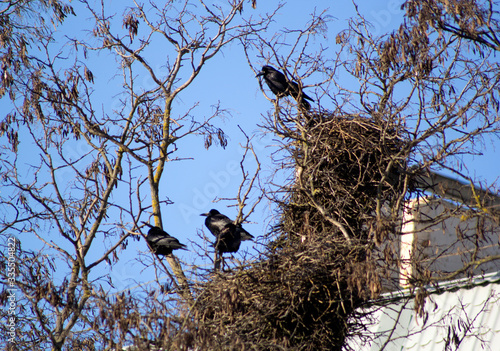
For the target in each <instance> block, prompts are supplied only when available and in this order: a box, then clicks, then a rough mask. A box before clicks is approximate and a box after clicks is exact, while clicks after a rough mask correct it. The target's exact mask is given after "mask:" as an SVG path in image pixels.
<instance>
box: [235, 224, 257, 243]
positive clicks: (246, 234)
mask: <svg viewBox="0 0 500 351" xmlns="http://www.w3.org/2000/svg"><path fill="white" fill-rule="evenodd" d="M236 230H237V231H238V232H239V234H240V237H241V241H245V240H252V239H253V238H254V236H253V235H252V234H250V233H249V232H247V231H246V230H245V229H243V227H242V226H241V224H239V225H238V226H237V228H236Z"/></svg>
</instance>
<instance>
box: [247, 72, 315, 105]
mask: <svg viewBox="0 0 500 351" xmlns="http://www.w3.org/2000/svg"><path fill="white" fill-rule="evenodd" d="M260 76H263V77H264V80H265V81H266V83H267V85H268V86H269V89H271V91H272V92H273V93H274V94H275V95H276V96H277V97H281V96H287V95H291V96H292V97H293V98H294V99H295V100H297V99H298V98H299V96H300V104H301V106H302V107H303V108H305V109H306V110H309V109H310V108H311V105H310V104H309V102H307V101H306V99H307V100H310V101H314V100H313V99H312V98H310V97H309V96H308V95H307V94H306V93H304V92H303V91H300V89H299V85H298V84H297V83H295V82H293V81H289V80H287V79H286V77H285V75H284V74H283V73H281V72H280V71H278V70H276V69H275V68H274V67H271V66H263V67H262V70H261V71H260V72H259V73H258V74H257V76H256V77H260Z"/></svg>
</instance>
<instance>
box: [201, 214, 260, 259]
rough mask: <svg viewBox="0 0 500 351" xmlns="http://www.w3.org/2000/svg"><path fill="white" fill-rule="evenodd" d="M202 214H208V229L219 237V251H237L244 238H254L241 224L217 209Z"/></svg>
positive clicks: (217, 242)
mask: <svg viewBox="0 0 500 351" xmlns="http://www.w3.org/2000/svg"><path fill="white" fill-rule="evenodd" d="M200 216H206V217H207V218H206V219H205V225H206V226H207V228H208V230H210V232H211V233H212V234H213V235H214V236H215V237H216V238H217V241H216V242H215V247H216V248H217V249H218V251H219V253H221V254H222V253H223V252H236V251H238V249H239V248H240V244H241V242H242V241H244V240H252V239H253V235H251V234H250V233H249V232H247V231H246V230H245V229H243V227H242V226H241V224H237V225H236V224H234V222H233V221H232V220H230V219H229V218H228V217H227V216H225V215H223V214H222V213H220V212H219V211H217V210H214V209H211V210H210V212H208V213H202V214H201V215H200Z"/></svg>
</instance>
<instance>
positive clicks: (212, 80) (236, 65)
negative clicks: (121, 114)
mask: <svg viewBox="0 0 500 351" xmlns="http://www.w3.org/2000/svg"><path fill="white" fill-rule="evenodd" d="M123 3H124V2H119V1H112V2H108V4H109V5H108V6H109V7H110V8H111V9H112V10H115V8H116V10H115V11H116V13H117V14H118V15H120V14H121V13H122V12H123V10H121V5H122V4H123ZM214 3H215V2H214ZM269 3H271V2H265V1H258V2H257V10H253V9H251V8H250V6H248V5H247V7H246V8H245V9H244V11H245V14H252V15H253V13H255V14H258V13H262V12H266V11H270V10H271V9H272V8H273V7H274V5H271V4H269ZM402 3H403V1H357V4H358V8H359V11H360V13H361V14H363V15H364V16H365V18H366V19H367V20H368V21H369V22H371V23H372V25H373V27H372V33H373V34H375V35H376V34H384V33H388V32H390V31H392V30H393V29H395V28H397V27H398V26H399V24H400V23H401V21H402V11H401V10H400V7H401V4H402ZM323 10H326V11H327V12H326V14H327V15H328V16H331V18H332V21H330V22H329V27H328V37H327V38H326V39H324V38H322V37H321V38H318V39H317V41H315V42H313V43H312V44H313V45H320V44H321V45H324V46H328V47H329V52H331V53H332V55H333V54H334V53H335V52H336V44H335V37H336V35H337V34H338V32H340V31H341V30H343V29H345V28H346V27H347V21H348V19H349V18H351V17H353V16H355V7H354V5H353V3H352V2H351V1H335V2H334V1H309V2H307V1H306V2H304V1H300V2H299V1H288V2H287V3H286V4H285V5H284V7H283V8H282V9H281V10H280V11H279V13H278V14H277V16H276V18H275V22H274V23H273V25H272V26H271V28H270V29H269V31H268V33H266V34H265V35H267V36H269V37H271V36H272V35H273V34H274V33H275V32H278V31H279V30H281V29H282V28H301V27H303V26H304V24H305V23H306V22H307V21H309V19H310V18H311V16H310V14H311V13H313V12H316V13H320V12H322V11H323ZM91 24H92V22H91V21H90V20H86V19H82V18H72V17H69V18H68V20H67V21H66V23H65V25H64V26H63V27H62V28H61V34H62V35H68V36H73V35H72V33H74V31H77V30H82V29H84V28H85V27H86V26H90V25H91ZM117 28H118V27H117ZM150 50H151V57H148V60H151V63H153V62H157V63H156V64H157V65H158V67H159V66H161V59H162V57H164V55H168V48H167V49H165V48H154V47H153V48H151V49H150ZM109 59H110V56H109V54H106V53H101V54H100V55H99V57H98V58H97V59H94V60H91V61H89V62H88V64H89V68H90V69H91V70H92V72H93V73H94V76H96V86H97V85H99V87H96V93H97V94H98V93H99V92H100V91H106V92H107V94H106V98H105V99H102V101H101V102H100V104H102V108H103V110H108V111H109V110H110V109H111V108H113V107H114V106H117V99H118V97H113V94H109V92H110V91H113V90H114V89H118V88H119V87H120V84H121V80H120V78H119V77H116V76H115V73H118V74H119V72H116V71H114V69H115V68H114V66H113V64H114V62H110V63H108V60H109ZM250 59H251V61H252V64H254V65H255V66H256V67H260V66H261V65H263V64H266V63H267V62H265V61H264V60H263V59H262V58H259V57H256V56H254V57H250ZM271 64H272V62H271ZM153 65H154V64H153ZM304 83H305V84H314V83H315V82H314V81H309V80H307V81H305V82H304ZM136 84H137V85H143V86H144V87H147V86H148V85H149V84H150V82H148V79H146V78H141V77H138V79H137V80H136ZM339 84H341V85H342V84H345V85H346V86H347V85H354V84H356V82H355V81H345V82H339ZM307 93H308V94H309V95H311V96H314V95H315V94H314V88H308V90H307ZM97 100H99V99H97ZM195 103H197V104H198V106H197V107H196V108H194V109H193V110H192V111H191V114H192V115H193V116H194V117H195V118H196V119H198V120H201V119H203V116H210V115H211V114H212V113H213V106H214V105H215V104H217V103H220V105H221V107H222V108H224V109H226V110H227V111H228V112H229V113H228V115H227V117H226V118H224V119H219V120H216V121H215V122H214V124H216V125H217V126H218V127H220V128H222V129H223V130H224V131H225V133H226V134H227V135H228V137H229V143H228V146H227V147H226V149H222V148H220V147H211V148H210V149H209V150H206V149H205V148H204V145H203V139H202V138H196V137H189V138H186V139H185V140H183V141H180V142H179V143H178V145H177V146H178V148H179V151H178V152H177V153H176V154H175V156H177V157H180V158H182V157H192V158H193V160H185V161H178V162H170V163H168V164H167V166H166V168H165V173H164V176H163V179H162V182H161V185H160V189H161V190H160V194H161V195H160V196H161V199H165V198H168V199H170V200H171V201H172V202H173V204H172V205H168V206H163V207H162V215H163V226H164V229H165V230H166V231H167V232H169V233H170V234H171V235H173V236H175V237H176V238H178V239H179V240H180V241H181V242H182V243H184V244H187V245H188V247H189V249H190V251H181V250H179V251H177V252H176V253H178V256H179V257H180V259H181V260H183V261H185V262H187V263H193V262H196V264H198V265H204V264H206V265H209V264H210V263H209V261H208V260H205V261H204V260H203V259H200V258H199V257H198V255H197V254H196V253H194V252H193V251H194V250H197V249H196V248H194V247H193V246H192V245H191V241H194V242H196V243H198V244H200V245H202V244H203V243H202V241H201V240H200V239H199V238H198V236H197V232H198V231H199V230H201V229H204V231H205V234H206V235H207V236H209V237H211V235H210V233H208V231H207V230H206V229H205V228H204V217H201V216H199V214H200V213H202V212H208V210H210V209H211V208H216V209H218V210H220V211H221V212H222V213H224V214H226V215H228V216H229V217H230V218H234V217H235V216H236V213H237V212H236V209H235V208H234V207H229V208H228V207H227V206H229V205H234V202H231V201H219V202H217V203H213V202H212V201H213V200H214V199H215V198H233V197H234V196H235V195H236V192H237V190H238V186H239V184H240V181H241V171H240V169H239V162H240V161H241V154H242V149H241V148H240V147H239V144H241V143H245V138H244V136H243V134H242V132H241V131H240V129H239V127H238V126H240V127H241V128H242V129H243V130H244V131H245V133H247V135H249V136H252V137H253V139H252V143H253V146H254V149H255V151H256V152H257V155H258V157H259V161H260V162H261V164H262V169H263V171H262V174H261V181H262V182H263V183H265V182H266V181H267V175H268V174H269V173H270V172H272V171H273V169H274V167H275V166H274V165H272V164H271V162H270V155H271V153H272V152H273V151H275V150H276V147H275V145H276V144H277V142H278V141H277V140H276V139H275V137H274V136H272V135H269V134H268V135H263V134H262V131H261V129H260V128H259V125H261V124H263V121H264V118H263V116H266V115H267V113H268V112H269V111H270V110H271V109H272V108H273V106H272V104H271V103H270V102H269V101H267V100H266V99H265V98H264V96H263V95H262V92H261V91H260V88H259V84H258V81H257V79H256V78H255V74H254V72H253V71H252V70H251V69H250V67H249V66H248V63H247V61H246V58H245V56H244V54H243V50H242V48H241V45H240V44H239V43H238V42H233V43H232V44H231V45H230V46H228V47H227V48H225V49H224V50H223V54H222V55H219V56H218V57H216V58H214V59H213V60H211V61H210V62H209V63H208V64H207V66H206V67H205V68H204V69H203V71H202V73H201V74H200V75H199V76H198V77H197V78H196V80H195V82H194V83H193V84H192V86H190V87H189V88H188V89H186V90H185V91H184V92H183V93H182V94H181V95H179V99H177V100H176V102H174V106H173V114H174V116H175V115H183V114H184V113H186V111H187V109H188V108H190V107H191V106H192V105H193V104H195ZM493 142H494V144H491V142H490V141H486V142H485V143H486V144H487V145H488V148H487V149H488V150H487V152H486V153H485V155H484V156H482V157H475V158H470V160H468V162H467V165H468V168H469V172H470V174H473V175H476V176H477V177H478V178H479V179H484V180H486V181H487V182H489V183H491V182H493V181H495V180H496V179H497V177H498V174H499V173H500V172H499V171H500V166H499V165H498V163H497V162H496V161H495V162H492V160H496V159H498V158H497V157H495V154H494V153H495V151H496V150H495V149H494V146H495V144H496V145H498V140H494V141H493ZM490 145H491V147H490ZM24 147H26V155H28V149H29V145H24ZM86 150H87V146H86V145H85V144H84V142H79V143H74V144H73V148H72V149H71V150H69V152H70V153H74V155H75V156H77V155H81V154H83V153H84V152H85V151H86ZM26 158H27V160H26V161H27V162H30V161H29V156H26ZM245 167H246V170H247V171H249V172H250V173H251V174H252V173H253V171H254V169H255V163H254V162H253V161H252V160H251V157H249V160H248V161H247V162H246V163H245ZM115 196H116V195H115ZM250 204H251V201H250ZM272 208H273V206H272V204H270V203H269V202H268V201H267V200H266V199H263V200H262V202H261V203H260V205H259V206H258V207H257V209H256V211H255V212H254V213H253V214H252V215H251V216H250V218H249V221H250V223H247V224H245V225H244V227H245V228H246V229H247V230H248V231H249V232H250V233H251V234H253V235H254V236H255V237H257V240H256V242H254V243H252V242H244V243H243V244H242V246H241V249H240V250H241V251H242V254H244V253H245V252H246V251H248V252H250V253H251V254H255V253H256V251H255V250H254V248H256V249H257V250H258V249H259V241H260V240H262V238H260V239H259V236H262V235H263V234H265V233H266V232H268V230H269V225H270V224H273V223H274V218H273V213H272ZM113 220H115V219H113ZM143 220H147V218H143ZM21 240H23V239H21ZM105 240H109V239H105ZM109 242H111V241H109ZM26 245H27V246H28V247H29V246H31V245H33V244H31V243H30V244H28V242H26ZM23 246H24V245H23ZM34 246H35V247H36V246H37V245H34ZM140 252H143V253H144V255H142V254H139V253H140ZM148 255H150V254H149V252H148V249H147V246H146V243H145V242H144V241H143V240H141V241H139V242H137V241H131V242H130V243H129V245H128V247H127V249H126V250H125V251H123V252H120V253H119V256H120V262H119V264H117V265H116V266H115V267H114V268H113V270H112V271H107V270H103V274H105V273H109V274H110V275H111V277H112V278H113V280H114V283H115V287H116V288H117V289H118V290H120V289H122V288H126V287H130V286H134V285H135V284H136V283H137V279H138V278H137V274H136V273H137V271H141V270H142V269H143V268H144V267H145V265H147V257H148ZM236 257H241V256H240V253H238V255H236ZM144 272H145V273H144V274H142V275H141V277H140V280H141V281H150V280H152V279H154V273H153V271H152V270H151V269H146V270H145V271H144Z"/></svg>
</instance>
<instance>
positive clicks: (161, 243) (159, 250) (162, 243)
mask: <svg viewBox="0 0 500 351" xmlns="http://www.w3.org/2000/svg"><path fill="white" fill-rule="evenodd" d="M142 223H144V224H145V225H147V226H148V227H149V228H151V229H149V231H148V235H147V236H146V241H147V242H148V244H149V247H150V248H151V250H152V251H153V252H154V253H155V254H157V255H170V254H171V253H172V251H173V250H177V249H183V250H186V245H184V244H181V243H180V242H179V240H177V239H176V238H174V237H173V236H170V235H168V233H167V232H165V231H164V230H162V229H161V228H160V227H155V226H153V225H151V224H149V223H146V222H142Z"/></svg>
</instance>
